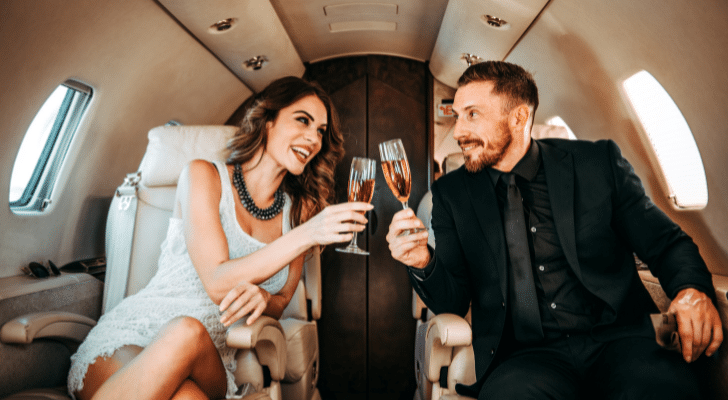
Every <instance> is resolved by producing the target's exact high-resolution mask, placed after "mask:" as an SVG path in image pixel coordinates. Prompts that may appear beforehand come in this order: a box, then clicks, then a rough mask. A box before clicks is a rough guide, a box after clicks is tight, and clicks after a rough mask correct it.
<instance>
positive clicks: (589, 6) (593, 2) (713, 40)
mask: <svg viewBox="0 0 728 400" xmlns="http://www.w3.org/2000/svg"><path fill="white" fill-rule="evenodd" d="M726 15H728V3H726V2H724V1H722V0H708V1H707V3H704V4H702V5H701V6H700V7H696V6H695V4H694V3H693V2H690V1H687V0H679V1H674V2H670V4H669V5H668V4H667V3H665V2H662V1H658V0H649V1H639V2H633V1H630V0H615V1H610V2H603V1H599V0H583V1H552V2H550V3H549V5H548V6H547V7H546V9H545V11H544V12H543V13H542V15H541V16H540V17H539V19H538V20H537V21H536V22H535V23H534V25H533V26H532V27H531V28H530V30H529V31H528V32H527V34H526V35H525V36H524V37H523V38H522V39H521V41H520V42H519V43H518V44H517V45H516V47H515V48H514V49H513V50H512V51H511V53H510V54H509V55H508V57H507V58H506V61H510V62H514V63H517V64H520V65H522V66H524V67H525V68H526V69H527V70H529V71H531V72H532V73H534V77H535V79H536V83H537V85H538V87H539V95H540V98H541V105H540V106H539V110H538V111H537V112H536V122H537V123H543V121H544V120H545V119H547V118H549V117H551V116H553V115H560V116H561V117H562V118H563V119H564V120H565V121H566V122H567V123H568V124H569V126H570V127H571V128H572V130H573V131H574V133H575V134H576V136H577V137H578V138H580V139H588V140H597V139H604V138H612V139H614V140H615V141H616V142H617V143H618V144H619V145H620V147H621V149H622V151H623V153H624V156H625V157H626V158H627V159H628V160H630V162H631V163H632V164H633V166H634V168H635V171H636V172H637V174H638V175H639V176H640V178H642V180H643V183H644V185H645V188H646V190H647V191H648V194H649V195H650V196H651V197H652V199H653V200H654V201H655V203H656V204H657V205H658V206H659V207H660V208H661V209H662V210H663V211H665V212H666V213H667V214H668V215H670V217H671V218H673V220H675V221H676V222H677V223H679V224H680V225H681V226H682V227H683V229H685V230H686V231H687V232H688V233H689V234H690V235H691V236H693V238H694V239H695V241H696V242H697V243H698V246H699V247H700V249H701V253H702V254H703V256H704V258H705V259H706V262H707V263H708V265H709V268H710V269H711V271H712V272H713V273H718V274H722V275H728V267H726V266H727V265H728V242H726V241H725V240H722V239H720V238H725V237H728V214H726V213H725V204H726V198H728V174H725V172H724V171H726V170H728V165H727V162H726V158H725V154H728V141H727V140H725V132H726V126H728V114H726V113H725V104H728V90H725V88H726V87H728V65H727V64H726V61H728V29H726V19H725V16H726ZM641 69H645V70H647V71H649V72H650V73H651V74H652V75H654V76H655V78H656V79H657V80H658V81H659V82H660V83H661V84H662V85H663V86H664V87H665V89H666V90H667V91H668V93H670V95H671V96H672V98H673V100H674V101H675V102H676V103H677V105H678V107H679V108H680V110H681V111H682V113H683V115H684V116H685V119H686V120H687V122H688V124H689V126H690V128H691V129H692V132H693V135H694V136H695V140H696V143H697V145H698V148H699V150H700V153H701V156H702V158H703V162H704V164H705V169H706V175H707V180H708V190H709V200H708V206H707V207H706V208H705V209H704V210H700V211H677V210H675V209H674V207H673V206H672V205H671V204H670V202H669V201H668V200H667V198H666V197H667V192H666V190H665V187H666V186H665V184H664V183H663V179H662V177H661V176H660V175H658V174H657V173H656V171H658V169H659V167H658V166H657V164H656V163H655V161H654V157H653V155H652V150H651V149H649V148H648V147H647V146H646V145H645V143H646V142H645V141H644V139H643V138H642V133H641V129H642V128H641V126H640V125H639V121H637V120H636V119H634V118H633V116H632V113H631V112H630V110H629V109H628V103H627V100H626V98H625V97H624V96H623V94H622V92H621V83H622V81H623V79H625V78H627V77H629V76H630V75H632V74H634V73H635V72H637V71H639V70H641ZM716 238H718V239H716Z"/></svg>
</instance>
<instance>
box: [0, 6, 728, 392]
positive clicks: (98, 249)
mask: <svg viewBox="0 0 728 400" xmlns="http://www.w3.org/2000/svg"><path fill="white" fill-rule="evenodd" d="M0 10H1V12H0V50H1V53H0V54H1V55H0V86H1V87H2V91H1V95H0V96H1V101H0V135H1V138H2V143H3V144H2V146H0V260H1V262H0V327H1V331H0V398H7V399H12V400H21V399H68V398H70V397H69V394H68V393H67V390H66V381H67V376H68V373H69V367H70V365H71V361H70V359H71V356H72V355H73V354H74V353H75V351H76V349H77V348H78V346H79V343H81V342H82V341H83V339H84V338H85V337H86V335H87V334H88V332H89V330H91V329H92V328H93V326H94V325H96V323H97V321H98V320H99V318H101V317H102V316H103V315H105V314H106V313H107V312H108V311H109V310H110V309H112V308H113V306H114V305H116V304H118V303H119V302H120V301H121V300H122V299H123V298H125V297H127V296H130V295H133V294H134V293H137V292H138V291H139V290H140V289H141V288H143V287H144V286H145V285H146V284H147V283H148V282H149V280H150V279H151V278H152V277H153V276H154V274H155V272H156V271H157V260H158V259H159V256H160V245H161V243H162V240H163V239H164V237H165V233H166V232H167V226H168V224H169V221H170V217H171V215H172V210H173V207H174V198H175V193H176V189H177V182H178V178H179V176H180V173H181V172H182V171H183V169H184V168H185V165H187V163H189V162H190V161H191V160H193V159H196V158H202V159H207V160H224V157H225V154H224V148H225V145H226V143H227V141H228V140H229V139H230V138H231V137H232V135H234V133H235V132H236V131H237V128H236V127H237V126H238V125H239V124H240V122H241V121H242V119H243V117H244V115H245V112H246V104H247V103H246V100H248V99H249V98H251V96H253V95H255V94H256V93H259V92H260V91H261V90H263V89H264V88H265V87H266V86H268V85H269V84H270V83H271V82H273V81H275V80H276V79H278V78H282V77H286V76H295V77H299V78H304V79H306V80H311V81H316V82H318V83H319V84H320V85H321V87H323V89H324V90H325V91H326V92H327V93H328V94H329V95H330V97H331V100H332V102H333V104H334V106H335V108H336V111H337V113H338V115H339V120H340V125H341V131H342V133H343V136H344V144H343V146H344V150H345V155H344V156H343V159H342V161H341V162H340V163H339V164H338V165H337V166H336V170H335V174H334V179H335V182H336V185H335V191H336V203H345V202H347V201H348V197H347V185H348V180H349V169H350V166H351V164H352V160H353V158H354V157H368V158H372V159H374V160H377V166H376V179H375V186H374V191H373V196H372V200H371V204H372V205H373V206H374V208H373V210H372V211H371V212H368V213H367V218H368V222H367V224H366V227H365V228H364V231H363V232H362V233H360V234H359V235H358V236H357V238H358V246H359V247H360V248H362V249H364V250H366V251H368V253H369V255H367V256H362V255H353V254H346V253H342V252H338V251H336V248H339V247H343V246H344V245H345V244H339V243H336V244H330V245H326V246H324V247H323V248H322V249H321V250H319V249H316V250H314V251H313V252H312V253H311V254H310V255H309V256H308V257H307V259H306V262H305V265H304V266H303V273H302V277H301V280H300V282H298V284H297V286H296V288H297V289H296V291H295V293H294V294H293V297H292V300H291V302H290V304H289V305H288V306H287V308H286V309H285V310H284V312H283V316H282V318H281V319H280V321H279V320H276V319H273V318H263V317H261V319H259V320H258V321H257V322H256V323H255V324H252V325H251V326H245V324H242V323H236V324H234V325H233V326H232V327H231V328H230V330H229V331H228V332H227V336H226V339H225V340H226V344H227V345H228V346H230V347H232V348H234V349H236V350H235V351H236V353H235V360H236V363H237V369H236V371H235V372H234V374H235V382H236V384H242V383H250V384H252V385H253V387H255V389H256V391H257V393H256V394H254V395H251V396H250V397H247V396H246V397H245V398H247V399H268V398H270V399H273V400H281V399H282V400H299V399H300V400H316V399H324V400H329V399H331V400H339V399H354V400H357V399H361V400H363V399H385V400H386V399H397V400H399V399H415V400H437V399H467V397H463V396H458V395H457V394H456V393H455V385H456V384H457V383H464V384H471V383H473V382H475V371H474V359H473V357H474V355H473V350H472V333H471V331H470V325H469V324H470V321H469V320H468V319H467V318H466V319H463V318H460V317H457V316H455V315H437V316H435V315H434V313H433V312H432V311H431V310H428V309H427V308H426V306H425V305H424V303H423V302H422V301H421V300H420V299H419V297H418V296H417V295H416V293H415V292H414V291H413V287H412V285H411V283H410V277H409V275H408V273H407V270H406V268H405V267H404V266H403V265H402V264H401V263H399V262H398V261H395V260H394V259H393V258H392V256H391V254H390V250H389V247H388V243H387V240H386V238H385V236H386V235H387V230H388V226H389V224H390V221H391V220H392V216H393V215H394V214H395V213H396V212H398V211H400V210H402V204H401V203H400V201H399V200H398V199H397V198H396V197H395V196H394V195H393V194H392V191H391V190H390V189H389V187H388V186H387V182H386V181H385V177H384V174H383V173H382V169H381V167H380V166H379V165H378V164H379V159H380V152H379V148H378V144H379V143H382V142H385V141H388V140H390V139H395V138H399V139H401V141H402V143H403V147H404V149H405V151H406V155H407V160H408V162H409V167H410V170H411V193H410V197H409V203H408V205H409V207H410V208H412V209H413V210H414V211H416V212H417V215H418V216H419V217H420V218H421V219H422V220H423V222H424V223H426V224H429V219H430V212H431V207H432V200H431V196H432V194H431V192H430V189H431V186H432V184H433V182H435V181H436V179H438V178H439V177H440V176H444V175H446V174H447V173H449V172H451V171H453V170H455V169H457V168H459V167H460V166H461V165H462V164H463V154H462V150H461V148H460V147H459V145H458V142H457V140H455V139H454V138H453V130H454V127H455V121H456V119H455V117H454V115H453V110H452V107H453V99H454V96H455V93H456V90H457V87H458V85H457V81H458V78H459V77H460V75H461V74H462V73H463V72H464V71H465V70H466V68H467V67H468V66H470V65H473V64H476V63H479V62H482V61H488V60H500V61H507V62H511V63H514V64H517V65H520V66H522V67H523V68H525V69H526V70H527V71H529V72H530V73H532V74H533V77H534V79H535V82H536V84H537V86H538V94H539V99H540V104H539V106H538V109H537V111H536V113H535V115H534V120H533V130H532V136H533V137H534V138H535V139H541V138H562V139H567V140H569V139H571V140H574V139H578V140H588V141H597V140H601V139H611V140H612V141H614V142H615V143H616V144H617V145H618V146H619V148H620V149H621V152H622V154H623V156H624V157H625V158H626V159H627V160H629V162H630V163H631V164H632V166H633V168H634V171H635V173H636V174H637V175H638V176H639V178H640V179H641V181H642V184H643V185H644V189H645V191H646V193H647V195H648V196H649V197H650V198H651V200H652V201H653V202H654V203H655V204H656V205H657V207H659V208H660V209H661V210H662V211H663V212H664V213H665V214H667V215H668V216H669V217H670V218H671V219H672V220H673V221H674V222H676V223H677V224H678V225H679V226H680V227H681V228H682V229H683V230H684V231H685V232H686V233H687V234H688V235H690V237H692V239H693V241H694V242H695V243H696V244H697V246H698V248H699V251H700V255H701V256H702V258H703V259H704V260H705V263H706V264H707V266H708V269H709V271H710V273H711V274H712V278H713V285H714V287H715V293H716V298H717V304H715V306H716V308H717V309H718V311H719V313H720V316H721V319H722V321H723V323H724V324H726V323H728V297H726V293H727V292H728V207H727V205H728V202H727V199H728V173H726V171H728V157H726V154H728V128H727V127H728V113H726V111H725V109H726V104H728V2H725V1H723V0H706V1H703V2H693V1H688V0H673V1H661V0H639V1H635V0H611V1H602V0H305V1H301V0H219V1H199V0H125V1H98V0H71V1H69V0H46V1H38V0H3V1H1V2H0ZM432 239H433V238H432V237H430V240H431V244H432V245H433V247H434V246H435V242H434V240H432ZM635 257H636V256H635ZM635 264H636V267H635V268H636V269H637V270H638V274H639V277H640V278H641V280H642V283H643V284H644V285H645V287H646V288H647V290H648V291H649V293H650V295H651V296H652V298H653V300H654V302H655V304H656V305H657V306H658V308H659V309H660V311H662V312H665V311H666V310H667V307H668V306H669V304H670V299H669V298H668V297H667V296H666V294H665V292H664V291H663V290H662V289H661V286H660V282H659V280H658V279H657V278H656V277H654V276H653V275H652V274H651V272H650V270H649V265H645V263H642V262H641V261H640V260H638V259H636V262H635ZM422 327H424V328H422ZM724 332H728V331H727V330H726V328H725V326H724ZM418 335H420V336H418ZM724 335H725V333H724ZM705 365H706V367H705V368H704V369H703V370H701V371H702V372H701V379H702V380H701V382H702V384H703V385H704V388H705V391H706V393H708V394H709V396H710V397H709V398H712V399H728V351H727V350H726V344H725V343H723V346H722V347H721V348H720V350H719V351H718V352H717V353H716V354H715V355H714V356H712V357H710V358H709V359H706V360H705ZM129 385H130V386H133V385H134V382H129Z"/></svg>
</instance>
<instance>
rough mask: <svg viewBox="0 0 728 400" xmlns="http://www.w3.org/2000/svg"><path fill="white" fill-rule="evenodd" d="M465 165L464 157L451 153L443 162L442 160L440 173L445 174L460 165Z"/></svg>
mask: <svg viewBox="0 0 728 400" xmlns="http://www.w3.org/2000/svg"><path fill="white" fill-rule="evenodd" d="M463 164H465V156H463V153H460V152H458V153H452V154H448V155H447V156H446V157H445V159H444V160H442V173H443V174H447V173H449V172H452V171H455V170H456V169H458V168H460V166H461V165H463Z"/></svg>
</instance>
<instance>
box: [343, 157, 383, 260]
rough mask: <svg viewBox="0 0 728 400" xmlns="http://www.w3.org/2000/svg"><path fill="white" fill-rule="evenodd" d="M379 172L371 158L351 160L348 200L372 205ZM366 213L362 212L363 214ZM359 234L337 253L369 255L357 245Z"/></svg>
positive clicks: (355, 234)
mask: <svg viewBox="0 0 728 400" xmlns="http://www.w3.org/2000/svg"><path fill="white" fill-rule="evenodd" d="M376 171H377V167H376V162H375V161H374V160H372V159H370V158H360V157H354V159H353V160H351V170H350V171H349V188H348V200H349V201H350V202H351V201H362V202H365V203H370V202H371V201H372V196H373V195H374V177H375V174H376ZM363 213H364V212H362V214H363ZM356 239H357V233H356V232H354V237H352V238H351V242H349V245H348V246H346V247H344V248H337V249H336V251H341V252H344V253H353V254H363V255H369V252H367V251H365V250H362V249H360V248H359V246H358V245H357V243H356Z"/></svg>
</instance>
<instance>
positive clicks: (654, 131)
mask: <svg viewBox="0 0 728 400" xmlns="http://www.w3.org/2000/svg"><path fill="white" fill-rule="evenodd" d="M623 86H624V90H625V92H626V94H627V98H628V99H629V101H630V102H631V104H632V108H633V109H634V110H635V113H636V114H637V117H638V118H639V120H640V122H641V123H642V127H643V128H644V132H645V133H646V134H647V137H648V138H649V141H650V143H651V144H652V147H653V149H654V150H655V154H656V155H657V160H658V162H659V164H660V167H661V168H662V172H663V175H664V177H665V180H666V181H667V185H668V189H669V192H670V194H669V197H670V198H671V199H672V200H673V201H674V203H675V205H676V206H677V207H678V208H692V209H695V208H698V209H699V208H704V207H705V206H706V205H707V204H708V183H707V181H706V178H705V169H704V167H703V160H702V158H701V157H700V152H699V151H698V146H697V144H696V143H695V138H694V137H693V133H692V131H691V130H690V127H689V126H688V123H687V121H685V117H683V115H682V113H681V112H680V109H678V107H677V104H675V102H674V101H673V100H672V98H671V97H670V95H669V94H668V93H667V91H665V89H664V88H663V87H662V85H660V83H659V82H658V81H657V80H656V79H655V78H654V77H653V76H652V75H651V74H650V73H649V72H647V71H644V70H643V71H640V72H638V73H636V74H634V75H632V76H631V77H629V78H627V79H626V80H625V81H624V83H623Z"/></svg>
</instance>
